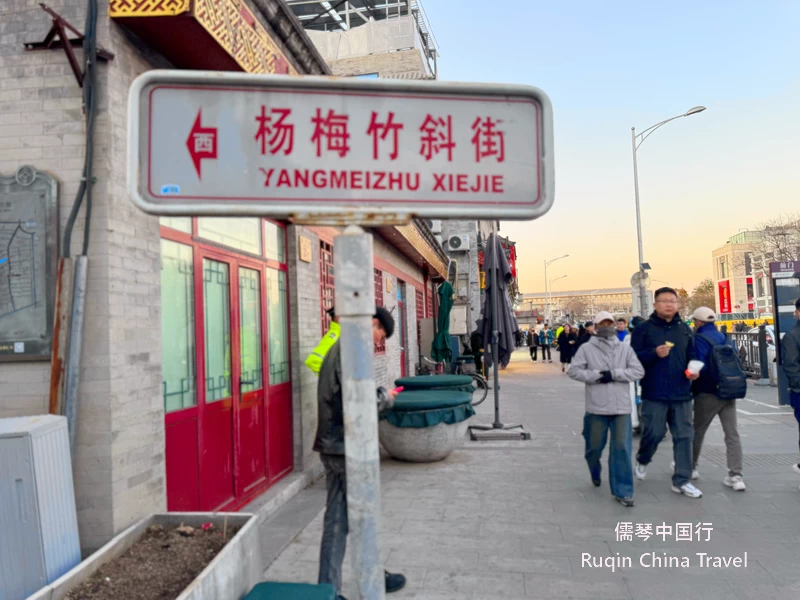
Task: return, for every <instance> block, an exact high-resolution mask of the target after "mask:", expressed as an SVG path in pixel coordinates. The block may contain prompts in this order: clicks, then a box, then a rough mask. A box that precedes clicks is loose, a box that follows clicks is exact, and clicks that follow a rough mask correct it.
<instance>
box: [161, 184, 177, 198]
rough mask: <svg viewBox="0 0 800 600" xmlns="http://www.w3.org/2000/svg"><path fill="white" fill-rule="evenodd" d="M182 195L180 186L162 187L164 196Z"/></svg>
mask: <svg viewBox="0 0 800 600" xmlns="http://www.w3.org/2000/svg"><path fill="white" fill-rule="evenodd" d="M180 193H181V186H179V185H162V186H161V194H162V195H164V196H167V195H170V194H173V195H174V194H180Z"/></svg>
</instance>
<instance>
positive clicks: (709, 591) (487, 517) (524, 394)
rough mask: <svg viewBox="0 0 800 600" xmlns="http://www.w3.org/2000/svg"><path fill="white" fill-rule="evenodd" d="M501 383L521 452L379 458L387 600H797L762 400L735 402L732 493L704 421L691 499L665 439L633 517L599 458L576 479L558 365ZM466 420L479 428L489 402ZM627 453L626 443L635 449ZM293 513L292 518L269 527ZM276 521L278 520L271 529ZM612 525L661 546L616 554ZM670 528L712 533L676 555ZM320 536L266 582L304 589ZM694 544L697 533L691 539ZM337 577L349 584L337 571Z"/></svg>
mask: <svg viewBox="0 0 800 600" xmlns="http://www.w3.org/2000/svg"><path fill="white" fill-rule="evenodd" d="M500 380H501V384H502V389H501V394H500V397H501V417H502V420H504V421H506V422H522V423H524V424H525V426H526V428H527V429H529V430H530V431H531V433H532V440H531V441H528V442H522V441H520V442H470V441H468V440H465V442H464V445H463V447H462V448H461V449H460V450H458V451H456V452H454V453H453V454H452V455H451V456H450V457H449V458H448V459H447V460H445V461H443V462H440V463H435V464H430V465H415V464H403V463H399V462H395V461H393V460H391V459H386V460H384V462H383V469H382V490H383V524H384V530H383V536H382V545H383V554H384V559H385V564H386V567H387V568H388V569H389V570H396V571H402V572H403V573H405V574H406V576H407V577H408V580H409V586H408V589H407V590H404V591H402V592H400V593H398V594H394V595H392V596H389V597H390V598H393V599H394V598H397V599H400V598H417V599H426V600H456V599H458V600H499V599H502V600H521V599H523V598H527V599H529V598H542V599H544V598H548V599H556V598H558V599H562V598H595V599H600V598H608V599H622V598H628V599H636V600H639V599H642V600H644V599H647V600H658V599H661V598H702V600H715V599H717V598H720V599H722V598H724V599H730V598H737V599H745V598H747V599H750V598H752V599H758V600H769V599H779V598H780V599H787V600H797V599H798V598H800V569H798V565H800V491H798V485H800V477H798V476H797V475H795V474H794V473H793V472H792V470H791V464H792V463H793V462H794V461H795V460H796V459H797V458H798V457H797V424H796V422H795V421H794V418H793V417H792V416H791V414H790V413H788V411H787V410H786V409H781V408H779V407H777V406H774V407H770V406H769V405H777V401H776V400H775V395H776V394H775V391H774V389H770V388H766V389H765V388H761V389H757V390H753V393H752V394H748V396H749V397H750V398H751V400H754V401H752V402H751V401H748V402H742V403H741V408H742V412H740V414H739V429H740V434H741V435H742V443H743V445H744V452H745V473H744V475H745V481H746V482H747V485H748V490H747V491H746V492H743V493H742V492H733V491H731V490H730V489H728V488H726V487H724V486H723V485H722V478H723V477H724V476H725V474H726V471H727V470H726V469H725V467H724V462H725V458H724V457H725V449H724V442H723V439H722V433H721V429H720V427H719V425H718V423H715V424H714V425H713V426H712V428H711V430H710V431H709V433H708V434H707V437H706V452H705V455H704V457H703V458H702V459H701V464H700V466H699V470H700V474H701V479H700V480H699V481H698V482H696V483H697V485H698V487H699V488H700V489H701V490H702V491H703V492H704V496H703V498H702V499H699V500H692V499H689V498H684V497H681V496H679V495H677V494H674V493H673V492H672V491H671V490H670V473H669V463H670V460H671V459H672V452H671V440H670V439H669V437H668V438H667V439H666V440H665V441H664V442H663V443H662V445H661V446H660V447H659V451H658V453H657V454H656V457H655V459H654V462H653V463H652V465H651V466H650V469H649V471H648V474H647V479H646V481H644V482H637V485H636V506H635V507H634V508H632V509H626V508H623V507H622V506H620V505H619V504H617V503H616V502H614V501H613V500H612V498H611V496H610V493H609V490H608V483H607V481H606V479H605V473H606V458H607V452H606V456H604V473H603V475H604V481H603V485H602V487H600V488H594V487H593V486H592V483H591V481H590V478H589V473H588V469H587V468H586V464H585V462H584V460H583V438H582V437H581V427H582V417H583V386H582V385H581V384H578V383H575V382H573V381H571V380H569V379H568V378H567V377H566V376H565V375H562V374H561V372H560V368H559V365H558V364H557V363H553V364H552V365H550V364H546V365H543V364H541V363H539V364H536V365H534V364H532V363H531V362H530V359H529V357H528V355H527V352H526V351H519V352H517V353H515V355H514V360H513V361H512V363H511V365H509V367H508V369H507V370H505V371H503V372H501V378H500ZM759 403H761V404H759ZM762 404H763V405H765V406H762ZM753 407H756V408H758V410H754V408H753ZM756 412H760V413H762V415H761V416H759V415H756V414H754V413H756ZM785 413H788V414H785ZM475 420H476V421H483V422H491V421H492V420H493V404H492V398H491V395H490V398H488V399H487V400H486V402H485V403H484V404H482V405H481V406H479V407H478V416H477V417H476V418H475ZM637 445H638V441H637V439H634V449H635V448H636V446H637ZM320 485H321V483H317V484H316V485H315V486H314V487H313V488H310V489H309V490H308V491H307V493H308V494H314V498H315V500H314V501H315V502H317V506H318V507H319V509H320V511H321V508H322V502H323V501H324V498H323V494H322V493H321V488H320ZM322 489H324V488H322ZM291 510H292V507H291V504H290V505H289V506H287V507H286V508H285V509H284V510H283V511H282V513H284V514H288V513H291ZM287 511H288V512H287ZM315 511H316V509H314V511H311V512H312V513H313V512H315ZM282 518H284V517H283V516H282V515H281V514H280V513H279V514H278V515H276V517H275V526H276V527H279V524H280V522H281V519H282ZM309 518H310V517H309ZM620 522H628V523H631V524H632V526H635V525H637V524H642V525H644V524H651V525H652V526H653V532H654V533H655V531H656V527H657V526H661V525H663V524H666V525H667V526H671V527H672V528H673V534H672V536H670V537H667V538H666V539H665V540H664V539H662V536H659V535H654V537H651V538H650V539H649V540H647V541H645V540H643V539H639V538H637V537H636V536H635V535H634V537H633V539H634V540H635V541H617V534H616V533H615V528H616V527H617V524H618V523H620ZM677 523H692V524H694V525H697V524H710V525H706V527H708V528H710V529H711V531H710V538H711V539H710V541H709V542H706V541H696V540H697V538H696V536H695V538H694V541H691V542H689V541H676V539H675V533H674V529H675V525H676V524H677ZM268 525H269V524H268ZM321 525H322V513H321V512H319V514H317V516H316V517H315V518H313V520H312V521H311V522H310V524H309V525H308V526H307V527H305V529H303V530H302V532H301V533H300V534H299V535H297V536H296V537H295V538H294V539H293V540H292V542H291V544H289V546H288V547H287V548H286V549H285V550H284V551H283V552H282V553H281V554H280V556H279V557H278V558H277V559H276V560H275V561H274V562H273V563H272V565H271V566H270V567H269V568H268V569H267V571H266V573H265V578H267V579H271V580H281V581H315V580H316V575H317V560H318V553H319V542H320V536H321V531H322V529H321ZM269 529H270V528H269V527H267V528H266V529H265V530H266V531H267V532H269ZM707 535H708V534H707V533H705V532H704V533H702V538H703V540H705V538H706V536H707ZM651 552H652V553H654V556H655V557H656V558H657V559H660V560H661V561H662V563H663V564H664V566H663V567H660V568H659V567H657V566H655V567H652V568H645V567H643V566H641V565H640V564H639V561H640V557H641V556H642V555H645V563H646V564H648V565H649V564H650V563H651V562H652V561H653V560H654V559H652V558H651V556H652V555H650V554H649V553H651ZM698 552H699V553H707V554H708V555H714V556H723V557H733V556H742V557H743V556H744V553H745V552H746V553H747V567H746V568H744V567H742V568H735V567H730V568H709V567H702V568H701V567H700V566H699V558H698V557H697V555H696V553H698ZM584 554H589V555H591V556H592V557H594V558H595V559H596V560H600V559H609V560H613V562H614V563H615V564H616V565H619V564H621V562H622V559H623V558H625V557H629V558H630V563H631V566H629V567H628V566H625V567H623V568H616V569H615V572H612V570H611V568H592V567H589V566H586V565H584V564H583V561H582V556H583V555H584ZM670 557H672V559H673V560H678V561H679V557H688V559H689V562H690V566H689V567H685V568H684V567H682V566H678V565H680V561H679V562H678V563H677V565H673V566H669V563H668V562H667V561H668V560H669V558H670ZM345 570H346V577H345V578H346V580H348V578H349V557H348V559H347V560H346V561H345Z"/></svg>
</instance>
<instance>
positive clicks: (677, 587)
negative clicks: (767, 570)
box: [627, 574, 733, 600]
mask: <svg viewBox="0 0 800 600" xmlns="http://www.w3.org/2000/svg"><path fill="white" fill-rule="evenodd" d="M627 584H628V589H629V590H630V594H631V596H632V597H633V598H634V600H640V599H641V600H673V599H674V600H685V599H686V598H702V600H730V598H731V597H732V596H733V588H732V587H730V586H729V585H728V582H727V581H713V582H707V583H706V582H700V581H686V580H679V581H676V577H675V575H674V574H671V580H670V581H668V582H661V581H654V580H652V579H650V580H648V579H639V578H631V579H628V581H627Z"/></svg>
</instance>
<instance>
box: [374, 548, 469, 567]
mask: <svg viewBox="0 0 800 600" xmlns="http://www.w3.org/2000/svg"><path fill="white" fill-rule="evenodd" d="M478 557H479V550H478V548H463V549H458V550H454V549H452V548H442V547H438V546H422V547H419V546H418V547H416V548H409V547H406V548H401V549H393V550H392V551H391V552H390V554H389V558H388V560H389V561H390V562H391V563H392V564H396V565H407V566H409V567H427V568H428V569H436V570H462V569H463V570H472V569H475V568H476V567H477V566H478Z"/></svg>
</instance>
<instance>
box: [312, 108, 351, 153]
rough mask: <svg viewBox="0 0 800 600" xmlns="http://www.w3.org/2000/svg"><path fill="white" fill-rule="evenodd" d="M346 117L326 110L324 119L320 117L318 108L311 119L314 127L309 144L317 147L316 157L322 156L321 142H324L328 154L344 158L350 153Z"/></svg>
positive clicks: (320, 112) (347, 118)
mask: <svg viewBox="0 0 800 600" xmlns="http://www.w3.org/2000/svg"><path fill="white" fill-rule="evenodd" d="M348 120H349V117H348V116H347V115H339V114H336V113H335V112H333V110H332V109H330V110H328V115H327V116H326V117H323V116H322V111H321V110H320V109H319V108H318V109H317V114H316V116H315V117H313V118H312V119H311V123H312V124H313V125H314V134H313V135H312V136H311V142H312V143H314V144H316V145H317V156H318V157H319V156H322V140H323V138H324V139H325V141H326V146H325V149H326V150H327V151H329V152H336V153H338V154H339V156H341V157H342V158H344V157H345V156H347V153H348V152H350V143H349V142H350V133H349V131H348V130H347V122H348Z"/></svg>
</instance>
